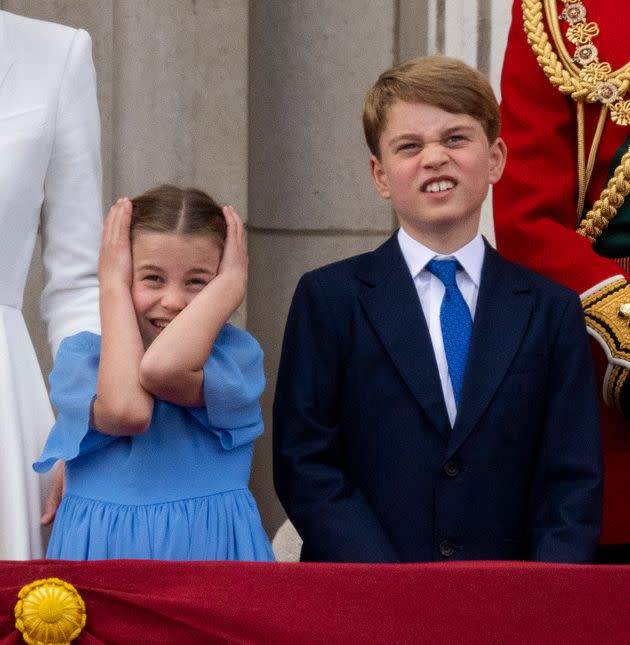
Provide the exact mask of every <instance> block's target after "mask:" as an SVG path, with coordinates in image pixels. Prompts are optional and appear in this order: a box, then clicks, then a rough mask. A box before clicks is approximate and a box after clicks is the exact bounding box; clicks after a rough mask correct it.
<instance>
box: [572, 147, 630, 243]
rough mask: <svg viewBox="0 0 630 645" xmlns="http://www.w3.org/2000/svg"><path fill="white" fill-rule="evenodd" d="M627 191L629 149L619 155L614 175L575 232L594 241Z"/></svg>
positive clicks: (612, 215) (613, 214)
mask: <svg viewBox="0 0 630 645" xmlns="http://www.w3.org/2000/svg"><path fill="white" fill-rule="evenodd" d="M628 193H630V150H627V151H626V153H625V154H624V155H623V157H621V163H620V164H619V165H618V166H617V168H616V169H615V173H614V175H613V176H612V177H611V178H610V181H609V182H608V185H607V186H606V188H604V190H603V191H602V194H601V195H600V197H599V199H598V200H597V201H596V202H595V203H594V204H593V208H591V210H590V211H589V212H588V213H587V214H586V215H585V217H584V219H583V220H582V221H581V222H580V226H579V227H578V229H577V232H578V233H579V234H580V235H583V236H584V237H585V238H587V239H588V240H590V241H591V243H593V242H595V241H596V240H597V238H598V237H599V236H600V235H601V234H602V233H603V232H604V229H605V228H606V227H607V226H608V223H609V222H610V220H612V219H613V218H614V217H615V215H616V214H617V211H618V210H619V208H620V207H621V205H622V204H623V201H624V199H625V198H626V197H627V195H628Z"/></svg>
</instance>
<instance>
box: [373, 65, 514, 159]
mask: <svg viewBox="0 0 630 645" xmlns="http://www.w3.org/2000/svg"><path fill="white" fill-rule="evenodd" d="M396 101H405V102H407V103H426V104H428V105H433V106H435V107H439V108H441V109H442V110H445V111H446V112H451V113H452V114H468V115H469V116H471V117H473V118H474V119H476V120H477V121H479V123H480V124H481V126H482V127H483V129H484V132H485V133H486V136H487V137H488V141H489V142H490V143H494V141H495V140H496V138H497V137H498V136H499V128H500V125H501V117H500V115H499V105H498V103H497V100H496V97H495V96H494V92H493V91H492V87H490V83H489V82H488V79H487V78H486V77H485V76H484V75H483V74H482V73H481V72H479V71H477V70H476V69H473V68H472V67H469V66H468V65H466V63H464V62H462V61H460V60H457V59H456V58H449V57H447V56H424V57H421V58H412V59H411V60H408V61H405V62H403V63H400V64H398V65H394V66H393V67H390V68H389V69H388V70H386V71H384V72H383V73H382V74H381V75H380V76H379V77H378V80H377V81H376V83H375V84H374V85H373V86H372V88H371V89H370V91H369V92H368V93H367V96H366V97H365V101H364V103H363V130H364V132H365V139H366V141H367V144H368V147H369V148H370V151H371V152H372V154H373V155H374V156H375V157H377V158H379V159H380V148H379V140H380V137H381V134H382V133H383V130H384V129H385V127H386V125H387V113H388V110H389V108H390V107H391V106H392V105H393V104H394V103H395V102H396Z"/></svg>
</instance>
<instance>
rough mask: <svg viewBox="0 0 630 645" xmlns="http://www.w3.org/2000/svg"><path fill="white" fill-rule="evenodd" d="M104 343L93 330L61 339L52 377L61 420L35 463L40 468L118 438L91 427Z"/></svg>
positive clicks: (53, 396)
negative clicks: (102, 344) (102, 343)
mask: <svg viewBox="0 0 630 645" xmlns="http://www.w3.org/2000/svg"><path fill="white" fill-rule="evenodd" d="M100 347H101V339H100V336H97V335H96V334H92V333H90V332H80V333H79V334H75V335H74V336H69V337H68V338H65V339H64V340H63V341H62V342H61V345H60V346H59V351H58V352H57V357H56V359H55V364H54V367H53V369H52V372H51V373H50V377H49V381H50V400H51V401H52V403H53V405H54V407H55V410H56V412H57V420H56V422H55V424H54V425H53V427H52V429H51V431H50V434H49V435H48V439H47V441H46V445H45V446H44V450H43V451H42V454H41V455H40V457H39V459H38V460H37V461H36V462H35V463H34V464H33V469H34V470H35V471H36V472H38V473H45V472H47V471H49V470H50V469H51V468H52V466H53V465H54V464H55V462H56V461H59V460H63V461H71V460H72V459H74V458H75V457H77V456H78V455H80V454H86V453H89V452H93V451H95V450H99V449H101V448H103V447H104V446H106V445H107V444H109V443H111V442H112V441H114V440H115V437H112V436H109V435H105V434H102V433H101V432H98V431H97V430H94V429H93V428H90V412H91V407H92V401H93V400H94V397H95V396H96V379H97V375H98V363H99V357H100Z"/></svg>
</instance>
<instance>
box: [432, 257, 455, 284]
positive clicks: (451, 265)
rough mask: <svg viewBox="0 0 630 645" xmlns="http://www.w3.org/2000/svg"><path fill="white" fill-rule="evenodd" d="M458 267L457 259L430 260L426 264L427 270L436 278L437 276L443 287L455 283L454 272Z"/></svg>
mask: <svg viewBox="0 0 630 645" xmlns="http://www.w3.org/2000/svg"><path fill="white" fill-rule="evenodd" d="M458 267H459V262H458V261H457V260H431V261H430V262H429V263H428V264H427V270H428V271H430V272H431V273H432V274H433V275H434V276H435V277H436V278H439V279H440V280H441V281H442V282H443V283H444V286H445V287H451V286H453V285H457V282H455V273H456V272H457V268H458Z"/></svg>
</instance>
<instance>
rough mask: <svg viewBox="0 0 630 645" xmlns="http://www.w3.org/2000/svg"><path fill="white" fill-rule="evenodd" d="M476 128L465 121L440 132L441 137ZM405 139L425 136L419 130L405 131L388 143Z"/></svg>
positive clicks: (391, 143)
mask: <svg viewBox="0 0 630 645" xmlns="http://www.w3.org/2000/svg"><path fill="white" fill-rule="evenodd" d="M474 129H475V128H474V126H472V125H466V124H464V123H462V124H460V125H452V126H451V127H449V128H446V130H443V131H442V132H441V133H440V137H447V136H448V135H449V134H454V133H455V132H472V131H474ZM405 139H423V137H422V135H420V134H418V133H417V132H403V134H399V135H398V136H396V137H394V138H393V139H390V140H389V141H388V143H389V145H395V144H396V143H398V142H399V141H404V140H405Z"/></svg>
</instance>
